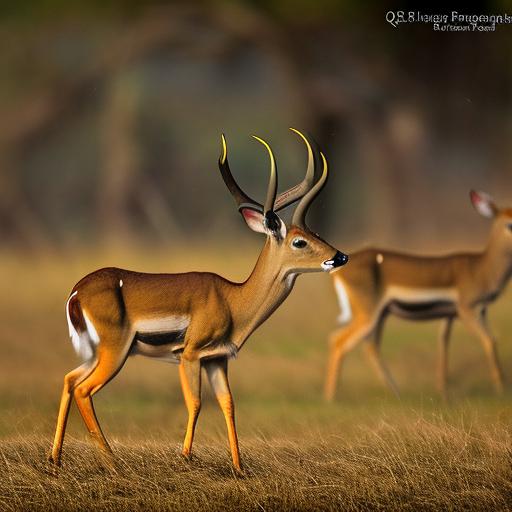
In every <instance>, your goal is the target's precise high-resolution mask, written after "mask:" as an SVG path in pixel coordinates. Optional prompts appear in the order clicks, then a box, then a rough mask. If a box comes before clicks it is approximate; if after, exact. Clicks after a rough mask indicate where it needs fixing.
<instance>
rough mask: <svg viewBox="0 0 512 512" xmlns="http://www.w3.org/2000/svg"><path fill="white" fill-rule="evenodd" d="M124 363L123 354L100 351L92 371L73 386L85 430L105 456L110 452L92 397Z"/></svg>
mask: <svg viewBox="0 0 512 512" xmlns="http://www.w3.org/2000/svg"><path fill="white" fill-rule="evenodd" d="M123 352H124V351H123ZM125 361H126V354H125V353H119V351H116V350H102V351H101V352H100V354H99V355H98V361H97V364H96V366H95V368H94V370H93V371H92V372H91V373H90V374H89V375H88V376H87V377H85V379H83V380H82V381H81V382H80V383H78V384H77V385H76V386H75V389H74V393H73V394H74V397H75V402H76V405H77V407H78V410H79V412H80V414H81V416H82V419H83V420H84V423H85V425H86V427H87V430H88V431H89V433H90V434H91V436H92V437H93V438H94V440H95V441H96V442H97V443H98V445H99V447H100V448H101V449H102V450H103V452H104V453H106V454H110V453H112V450H111V448H110V446H109V444H108V442H107V440H106V438H105V436H104V434H103V432H102V430H101V427H100V424H99V422H98V418H97V417H96V412H95V411H94V405H93V402H92V396H93V395H94V394H95V393H97V392H98V391H99V390H100V389H101V388H102V387H103V386H104V385H105V384H107V382H108V381H109V380H111V379H112V378H113V377H114V376H115V375H116V373H117V372H118V371H119V370H120V369H121V367H122V366H123V364H124V362H125Z"/></svg>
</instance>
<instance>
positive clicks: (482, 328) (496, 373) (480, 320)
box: [458, 305, 503, 393]
mask: <svg viewBox="0 0 512 512" xmlns="http://www.w3.org/2000/svg"><path fill="white" fill-rule="evenodd" d="M458 313H459V317H460V319H461V320H462V322H463V323H464V324H465V325H466V327H467V328H468V329H469V330H470V331H472V332H473V333H474V334H476V336H478V338H479V340H480V342H481V343H482V345H483V347H484V350H485V353H486V355H487V360H488V362H489V368H490V370H491V375H492V379H493V382H494V387H495V388H496V391H497V392H498V393H502V392H503V373H502V371H501V366H500V363H499V360H498V353H497V350H496V341H495V339H494V338H493V336H492V335H491V333H490V330H489V327H488V325H487V322H486V317H485V313H486V310H485V308H482V309H481V310H479V311H478V310H476V309H475V308H470V307H467V306H462V305H461V306H459V309H458Z"/></svg>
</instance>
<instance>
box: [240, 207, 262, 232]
mask: <svg viewBox="0 0 512 512" xmlns="http://www.w3.org/2000/svg"><path fill="white" fill-rule="evenodd" d="M240 213H241V214H242V217H243V218H244V220H245V223H246V224H247V226H249V227H250V228H251V229H252V230H253V231H256V233H266V230H265V224H264V223H263V221H264V219H265V217H264V216H263V214H262V213H260V212H257V211H256V210H253V209H252V208H242V209H241V210H240Z"/></svg>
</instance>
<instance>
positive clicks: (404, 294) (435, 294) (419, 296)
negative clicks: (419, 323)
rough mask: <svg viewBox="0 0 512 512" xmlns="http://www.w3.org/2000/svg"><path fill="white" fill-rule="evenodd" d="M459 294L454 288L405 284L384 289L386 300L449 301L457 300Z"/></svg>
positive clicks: (413, 301) (415, 301) (412, 301)
mask: <svg viewBox="0 0 512 512" xmlns="http://www.w3.org/2000/svg"><path fill="white" fill-rule="evenodd" d="M458 297H459V294H458V292H457V290H456V289H455V288H408V287H406V286H389V287H388V289H387V290H386V299H387V300H386V301H387V302H388V301H390V300H394V299H395V300H401V301H403V302H410V303H413V304H414V303H421V302H437V301H449V302H457V299H458Z"/></svg>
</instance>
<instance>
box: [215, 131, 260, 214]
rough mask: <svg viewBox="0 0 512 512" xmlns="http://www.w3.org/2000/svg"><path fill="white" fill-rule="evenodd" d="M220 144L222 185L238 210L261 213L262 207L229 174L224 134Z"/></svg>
mask: <svg viewBox="0 0 512 512" xmlns="http://www.w3.org/2000/svg"><path fill="white" fill-rule="evenodd" d="M221 143H222V150H221V154H220V157H219V169H220V173H221V175H222V179H223V180H224V183H225V184H226V186H227V187H228V189H229V191H230V192H231V195H232V196H233V197H234V199H235V201H236V205H237V206H238V210H241V209H242V208H251V209H252V210H256V211H258V212H263V206H262V205H261V204H260V203H259V202H258V201H255V200H254V199H252V198H251V197H249V196H248V195H247V194H246V193H245V192H244V191H243V190H242V189H241V188H240V187H239V186H238V183H237V182H236V181H235V178H233V175H232V174H231V170H230V168H229V163H228V150H227V144H226V138H225V137H224V134H222V135H221Z"/></svg>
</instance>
